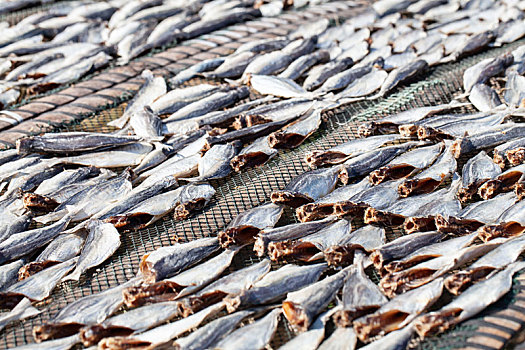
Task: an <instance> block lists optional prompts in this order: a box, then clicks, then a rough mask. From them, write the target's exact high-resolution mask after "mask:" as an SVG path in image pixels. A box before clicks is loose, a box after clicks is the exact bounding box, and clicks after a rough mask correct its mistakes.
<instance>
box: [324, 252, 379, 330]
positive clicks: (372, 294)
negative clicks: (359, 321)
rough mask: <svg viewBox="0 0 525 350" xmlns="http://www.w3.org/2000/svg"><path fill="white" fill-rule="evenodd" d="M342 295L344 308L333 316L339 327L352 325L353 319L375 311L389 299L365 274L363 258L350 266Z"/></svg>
mask: <svg viewBox="0 0 525 350" xmlns="http://www.w3.org/2000/svg"><path fill="white" fill-rule="evenodd" d="M342 296H343V299H342V308H341V310H339V311H337V312H336V313H335V314H334V317H333V318H334V322H335V324H336V325H337V326H338V327H351V326H352V321H353V320H355V319H356V318H359V317H361V316H363V315H366V314H369V313H372V312H375V311H376V310H377V309H379V308H380V307H381V306H382V305H384V304H386V303H387V301H388V299H387V298H386V297H385V296H384V295H383V294H382V293H381V291H380V290H379V288H378V287H377V285H376V284H375V283H373V282H372V281H371V280H370V279H369V278H368V276H367V275H366V274H365V270H364V267H363V261H362V259H359V260H358V261H357V262H356V263H355V264H354V265H353V266H351V267H350V268H349V272H348V277H347V278H346V280H345V283H344V286H343V291H342Z"/></svg>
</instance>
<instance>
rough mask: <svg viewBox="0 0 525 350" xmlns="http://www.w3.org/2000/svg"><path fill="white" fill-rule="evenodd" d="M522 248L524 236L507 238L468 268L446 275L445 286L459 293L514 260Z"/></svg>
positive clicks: (453, 292)
mask: <svg viewBox="0 0 525 350" xmlns="http://www.w3.org/2000/svg"><path fill="white" fill-rule="evenodd" d="M523 250H525V236H518V237H515V238H510V239H507V240H506V241H505V242H503V244H501V245H500V246H499V247H497V248H495V249H494V250H492V251H491V252H488V253H487V254H486V255H484V256H482V257H481V258H479V259H478V260H477V261H476V262H475V263H473V264H472V265H470V266H469V267H468V268H466V269H464V270H462V271H459V272H456V273H454V274H452V275H450V276H448V277H447V278H446V279H445V288H447V290H448V291H449V292H450V293H452V294H454V295H459V294H460V293H461V292H463V291H464V290H465V289H467V288H468V287H470V286H471V285H472V284H474V283H477V282H479V281H482V280H484V279H486V278H490V276H491V275H492V274H493V273H494V272H495V271H497V270H500V269H503V268H505V267H506V266H507V265H509V264H512V263H513V262H515V261H516V260H517V259H518V257H519V255H520V254H521V253H522V252H523Z"/></svg>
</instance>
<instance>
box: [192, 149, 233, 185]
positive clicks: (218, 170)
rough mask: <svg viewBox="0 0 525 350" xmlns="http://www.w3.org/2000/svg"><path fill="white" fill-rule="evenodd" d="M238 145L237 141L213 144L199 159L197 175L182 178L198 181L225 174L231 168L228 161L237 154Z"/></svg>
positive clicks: (220, 176)
mask: <svg viewBox="0 0 525 350" xmlns="http://www.w3.org/2000/svg"><path fill="white" fill-rule="evenodd" d="M240 146H241V145H240V144H239V142H232V143H228V144H225V145H221V144H218V145H213V146H212V147H211V148H210V150H209V151H207V152H206V153H205V154H204V156H203V157H202V158H201V160H200V161H199V167H198V169H199V176H198V177H195V178H185V179H183V180H187V181H192V182H199V181H206V180H211V179H220V178H223V177H225V176H227V175H228V174H229V173H230V172H231V170H232V168H231V166H230V161H231V159H232V158H233V157H235V155H237V153H238V152H239V149H240Z"/></svg>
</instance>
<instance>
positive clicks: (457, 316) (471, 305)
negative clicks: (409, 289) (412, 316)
mask: <svg viewBox="0 0 525 350" xmlns="http://www.w3.org/2000/svg"><path fill="white" fill-rule="evenodd" d="M523 268H525V263H524V262H522V261H520V262H516V263H514V264H511V265H509V266H507V268H505V269H504V270H503V271H501V272H498V273H497V274H495V275H494V276H493V277H491V278H489V279H487V280H485V281H482V282H479V283H476V284H474V285H473V286H471V287H470V288H468V289H467V290H465V291H464V292H463V293H462V294H461V295H460V296H459V297H457V298H455V299H454V300H453V301H452V302H451V303H449V304H447V305H445V306H444V307H442V308H441V309H440V310H438V311H434V312H429V313H428V314H425V315H423V316H421V317H420V318H419V319H417V320H416V322H415V329H416V332H417V333H418V334H419V335H420V336H421V337H426V336H428V335H432V334H436V333H441V332H444V331H446V330H447V329H449V328H450V327H452V326H454V325H456V324H458V323H459V322H461V321H464V320H466V319H468V318H471V317H472V316H475V315H476V314H478V313H479V312H481V311H483V310H484V309H485V308H487V306H489V305H490V304H492V303H494V302H496V301H498V300H499V299H500V298H501V297H502V296H503V295H505V294H506V293H507V292H508V291H509V290H510V288H511V287H512V276H513V275H514V274H515V273H516V272H518V271H520V270H522V269H523Z"/></svg>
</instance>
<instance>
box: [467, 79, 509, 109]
mask: <svg viewBox="0 0 525 350" xmlns="http://www.w3.org/2000/svg"><path fill="white" fill-rule="evenodd" d="M468 99H469V101H470V102H472V104H473V105H474V107H476V108H477V109H478V111H482V112H488V111H491V110H493V109H495V108H497V107H498V106H500V105H502V103H503V102H501V100H500V98H499V96H498V93H497V92H496V90H494V89H493V88H491V87H490V86H488V85H486V84H476V85H474V86H473V87H472V90H470V94H469V96H468Z"/></svg>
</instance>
